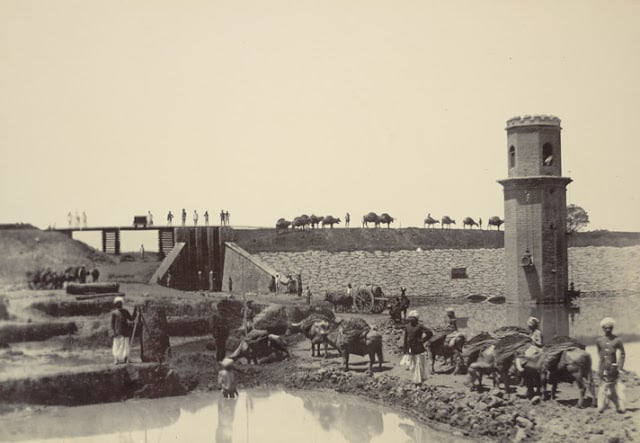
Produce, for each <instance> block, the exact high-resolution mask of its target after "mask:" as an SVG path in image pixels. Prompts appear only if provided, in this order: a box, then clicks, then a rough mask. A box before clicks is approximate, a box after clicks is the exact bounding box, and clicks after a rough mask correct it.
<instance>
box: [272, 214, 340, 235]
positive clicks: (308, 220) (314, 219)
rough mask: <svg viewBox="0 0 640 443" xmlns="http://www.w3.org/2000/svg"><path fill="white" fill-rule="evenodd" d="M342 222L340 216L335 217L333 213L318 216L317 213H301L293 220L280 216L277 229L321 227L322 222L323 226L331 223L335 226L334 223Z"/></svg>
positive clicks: (330, 225)
mask: <svg viewBox="0 0 640 443" xmlns="http://www.w3.org/2000/svg"><path fill="white" fill-rule="evenodd" d="M340 222H341V220H340V218H337V217H334V216H332V215H326V216H317V215H315V214H311V215H307V214H303V215H299V216H298V217H294V219H293V220H291V221H289V220H285V219H284V218H279V219H278V221H277V222H276V230H277V231H286V230H287V229H289V228H293V229H303V230H304V229H306V228H307V227H308V226H309V227H311V229H316V228H320V225H321V224H322V228H324V227H325V226H327V225H329V227H330V228H333V225H336V224H339V223H340Z"/></svg>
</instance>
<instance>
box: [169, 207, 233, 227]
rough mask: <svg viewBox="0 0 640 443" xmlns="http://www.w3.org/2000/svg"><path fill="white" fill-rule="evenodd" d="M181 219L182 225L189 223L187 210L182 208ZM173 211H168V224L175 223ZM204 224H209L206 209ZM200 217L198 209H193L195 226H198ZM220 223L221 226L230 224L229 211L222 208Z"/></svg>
mask: <svg viewBox="0 0 640 443" xmlns="http://www.w3.org/2000/svg"><path fill="white" fill-rule="evenodd" d="M180 215H181V220H182V226H186V225H187V210H186V209H184V208H182V212H181V214H180ZM173 217H174V216H173V213H172V212H171V211H169V212H168V213H167V226H172V225H173ZM203 218H204V225H205V226H209V211H208V210H205V211H204V214H203ZM199 219H200V215H199V214H198V210H197V209H194V210H193V226H198V220H199ZM220 225H221V226H229V211H225V210H220Z"/></svg>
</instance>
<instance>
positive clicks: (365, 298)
mask: <svg viewBox="0 0 640 443" xmlns="http://www.w3.org/2000/svg"><path fill="white" fill-rule="evenodd" d="M355 305H356V310H357V312H361V313H371V314H380V313H382V312H383V311H384V310H385V309H386V308H387V307H388V306H389V298H387V297H385V295H384V293H383V292H382V288H381V287H380V286H374V285H367V286H361V287H359V288H358V289H357V290H356V291H355Z"/></svg>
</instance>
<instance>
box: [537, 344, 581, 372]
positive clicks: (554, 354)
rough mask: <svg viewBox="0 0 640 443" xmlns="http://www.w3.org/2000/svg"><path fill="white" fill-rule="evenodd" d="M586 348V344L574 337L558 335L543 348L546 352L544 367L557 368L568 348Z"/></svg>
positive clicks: (544, 352)
mask: <svg viewBox="0 0 640 443" xmlns="http://www.w3.org/2000/svg"><path fill="white" fill-rule="evenodd" d="M575 348H577V349H582V350H584V349H586V347H585V345H583V344H582V343H580V342H579V341H577V340H576V339H574V338H571V337H566V336H556V337H553V339H551V341H550V342H549V343H547V344H545V346H544V348H543V354H544V363H543V364H544V367H545V368H557V367H558V363H559V362H560V357H562V353H563V352H564V351H566V350H568V349H575Z"/></svg>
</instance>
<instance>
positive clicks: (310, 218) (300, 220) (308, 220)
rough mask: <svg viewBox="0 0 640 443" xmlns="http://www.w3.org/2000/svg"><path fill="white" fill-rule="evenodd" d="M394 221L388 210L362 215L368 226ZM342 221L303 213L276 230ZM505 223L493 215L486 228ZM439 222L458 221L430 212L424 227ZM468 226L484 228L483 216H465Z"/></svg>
mask: <svg viewBox="0 0 640 443" xmlns="http://www.w3.org/2000/svg"><path fill="white" fill-rule="evenodd" d="M394 221H395V218H393V217H392V216H391V215H389V214H388V213H386V212H383V213H382V214H380V215H378V214H377V213H375V212H369V213H367V214H365V215H363V216H362V227H363V228H368V227H369V226H370V225H373V226H374V227H376V228H378V227H380V225H387V228H390V227H391V223H393V222H394ZM340 222H341V220H340V218H339V217H334V216H332V215H327V216H317V215H315V214H311V215H307V214H303V215H299V216H297V217H294V218H293V220H286V219H285V218H279V219H278V221H277V222H276V231H278V232H282V231H286V230H288V229H289V228H292V229H302V230H304V229H306V228H307V227H310V228H311V229H316V228H320V227H322V228H324V227H325V226H327V225H329V227H330V228H333V225H337V224H340ZM503 223H504V220H502V219H501V218H500V217H498V216H492V217H490V218H489V220H488V221H487V225H486V229H488V230H491V229H492V228H493V227H494V226H495V228H496V229H497V230H498V231H499V230H500V226H502V224H503ZM438 224H439V225H440V228H441V229H445V227H446V228H447V229H450V228H451V225H455V224H456V221H455V220H454V219H452V218H451V217H449V216H448V215H445V216H443V217H442V218H441V219H440V220H438V219H435V218H433V217H432V216H431V214H428V215H427V218H425V219H424V222H423V227H424V228H428V229H431V228H433V226H434V225H438ZM345 227H348V223H346V224H345ZM467 227H469V228H470V229H473V228H474V227H476V228H478V229H482V218H479V219H478V220H477V221H476V220H475V219H473V218H472V217H465V218H464V220H463V221H462V228H463V229H466V228H467Z"/></svg>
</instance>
